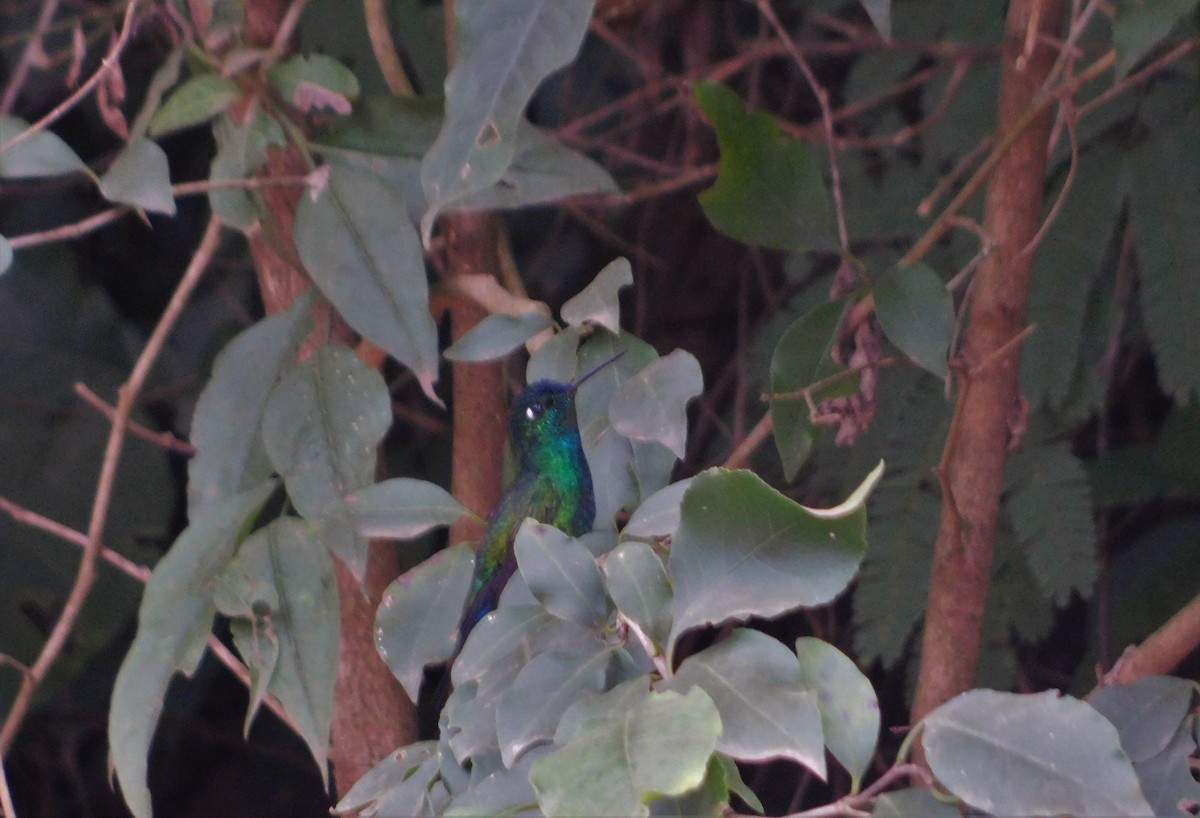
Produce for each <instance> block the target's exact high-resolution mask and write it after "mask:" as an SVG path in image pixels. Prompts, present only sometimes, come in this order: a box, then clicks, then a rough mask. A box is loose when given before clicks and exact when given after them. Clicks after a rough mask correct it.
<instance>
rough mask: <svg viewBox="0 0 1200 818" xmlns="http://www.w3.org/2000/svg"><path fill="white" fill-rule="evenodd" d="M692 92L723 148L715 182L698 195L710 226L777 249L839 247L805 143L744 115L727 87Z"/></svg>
mask: <svg viewBox="0 0 1200 818" xmlns="http://www.w3.org/2000/svg"><path fill="white" fill-rule="evenodd" d="M695 93H696V101H697V102H698V103H699V104H700V107H701V108H702V109H704V113H705V114H706V115H707V116H708V119H709V121H710V122H712V125H713V129H714V130H715V131H716V132H717V145H718V146H719V147H720V149H721V160H720V164H719V166H718V171H717V183H716V184H715V185H713V186H712V187H711V188H709V189H708V190H706V191H704V192H703V193H701V194H700V204H701V206H703V208H704V214H705V215H706V216H708V220H709V221H711V222H712V223H713V226H714V227H716V228H717V229H718V230H720V231H721V232H722V233H724V234H725V235H727V236H730V237H731V238H734V239H737V240H738V241H741V242H745V243H746V244H755V245H759V246H762V247H771V248H774V249H776V250H790V251H796V252H800V251H804V250H810V249H811V250H836V249H837V248H838V244H837V238H836V235H837V234H836V231H835V229H834V224H833V216H832V210H831V209H830V206H829V194H828V192H827V191H826V189H825V180H824V179H823V178H822V177H821V168H820V165H819V164H818V163H817V159H816V157H815V156H814V155H813V153H812V150H811V149H810V148H809V146H808V145H806V144H805V143H804V142H801V141H800V140H798V139H792V138H791V137H788V136H785V135H784V134H783V132H782V131H781V130H780V127H779V123H778V122H777V121H776V120H775V118H774V117H772V116H771V115H770V114H767V113H765V112H762V111H756V112H754V113H752V114H751V113H747V112H746V108H745V105H743V103H742V101H741V99H739V98H738V96H737V94H735V93H734V92H733V91H731V90H730V89H729V88H727V87H725V86H724V85H719V84H716V83H696V84H695Z"/></svg>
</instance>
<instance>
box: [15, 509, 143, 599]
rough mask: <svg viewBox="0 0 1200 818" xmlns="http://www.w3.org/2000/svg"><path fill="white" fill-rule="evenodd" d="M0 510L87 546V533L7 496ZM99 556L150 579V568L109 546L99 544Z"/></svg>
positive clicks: (130, 572) (60, 536)
mask: <svg viewBox="0 0 1200 818" xmlns="http://www.w3.org/2000/svg"><path fill="white" fill-rule="evenodd" d="M0 511H3V512H6V513H7V514H8V516H10V517H12V518H13V519H14V520H16V521H17V522H18V523H22V524H23V525H27V526H30V527H31V528H37V529H40V530H41V531H45V532H46V533H47V534H52V535H54V536H55V537H58V538H59V539H60V540H66V541H67V542H69V543H73V544H75V545H78V546H79V547H80V548H87V544H88V539H87V534H84V533H83V532H82V531H76V530H75V529H73V528H71V527H69V526H65V525H63V524H62V523H60V522H58V521H57V520H51V519H50V518H49V517H43V516H42V515H41V514H38V513H37V512H36V511H32V510H30V509H27V508H25V507H24V506H20V505H17V504H16V503H14V502H13V501H12V500H9V499H8V498H7V497H3V496H0ZM100 556H101V557H102V558H103V559H104V561H105V562H107V563H109V564H110V565H113V566H115V567H116V568H117V569H118V570H120V571H122V572H124V573H126V574H128V575H129V576H131V577H133V578H134V579H136V580H138V581H139V582H142V583H145V582H148V581H149V580H150V569H149V568H147V567H146V566H144V565H138V564H137V563H136V562H134V561H133V560H131V559H128V558H126V557H124V556H122V555H121V554H118V553H117V552H116V551H113V550H112V549H111V548H106V547H104V546H101V548H100Z"/></svg>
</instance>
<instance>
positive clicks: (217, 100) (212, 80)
mask: <svg viewBox="0 0 1200 818" xmlns="http://www.w3.org/2000/svg"><path fill="white" fill-rule="evenodd" d="M241 93H242V92H241V90H240V89H239V88H238V84H237V83H236V82H234V81H233V80H231V79H228V78H227V77H218V76H217V75H216V74H200V75H198V76H195V77H192V78H191V79H189V80H188V81H187V82H185V83H183V85H180V86H179V87H178V88H176V89H175V92H174V93H173V94H171V96H169V97H168V98H167V101H166V102H164V103H163V106H162V107H161V108H159V109H158V111H157V112H156V113H155V114H154V118H153V119H151V120H150V127H149V129H148V130H147V133H148V134H149V135H150V136H152V137H159V136H163V135H164V134H168V133H171V132H173V131H179V130H183V129H184V128H190V127H192V126H193V125H200V124H202V123H204V122H208V120H210V119H212V118H213V117H214V116H216V115H217V114H219V113H221V112H222V111H224V110H225V109H226V108H228V107H229V106H230V105H232V104H233V103H234V102H235V101H236V100H237V98H238V97H239V96H241Z"/></svg>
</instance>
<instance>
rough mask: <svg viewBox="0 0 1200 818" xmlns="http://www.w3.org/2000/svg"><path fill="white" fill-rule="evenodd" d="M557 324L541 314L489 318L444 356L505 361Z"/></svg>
mask: <svg viewBox="0 0 1200 818" xmlns="http://www.w3.org/2000/svg"><path fill="white" fill-rule="evenodd" d="M553 323H554V322H553V321H551V320H550V316H548V315H545V314H543V313H540V312H527V313H525V314H524V315H504V314H501V313H497V314H495V315H489V316H488V317H487V318H484V319H483V320H482V321H480V322H479V324H478V325H476V326H475V327H474V328H472V329H471V331H470V332H468V333H467V334H466V335H464V336H463V337H461V338H459V339H458V340H457V341H455V342H454V343H453V344H451V345H450V346H449V347H447V348H446V351H445V352H443V353H442V354H443V355H445V356H446V357H447V358H449V359H450V360H451V361H470V362H474V361H491V360H495V359H496V358H503V357H504V356H505V355H507V354H508V353H510V352H512V351H513V350H514V349H517V348H518V347H520V346H521V344H523V343H525V342H526V341H528V340H529V339H530V338H532V337H534V336H535V335H537V334H538V333H539V332H543V331H544V330H547V329H549V328H550V326H551V325H552V324H553Z"/></svg>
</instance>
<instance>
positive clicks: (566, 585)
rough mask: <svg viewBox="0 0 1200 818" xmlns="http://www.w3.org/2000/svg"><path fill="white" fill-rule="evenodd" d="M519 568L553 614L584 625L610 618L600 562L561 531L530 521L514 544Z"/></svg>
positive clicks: (530, 588)
mask: <svg viewBox="0 0 1200 818" xmlns="http://www.w3.org/2000/svg"><path fill="white" fill-rule="evenodd" d="M513 549H514V550H515V551H516V554H517V567H518V568H519V569H520V571H521V576H523V577H524V578H525V581H526V582H527V583H528V584H529V590H530V591H532V592H533V595H534V597H536V598H537V600H538V602H540V603H542V605H543V606H544V607H545V608H546V610H548V611H549V612H550V613H552V614H554V615H555V616H557V617H560V618H562V619H567V620H570V621H572V622H578V623H580V624H582V625H599V624H600V623H602V622H604V620H606V619H607V618H608V613H609V602H608V597H607V596H606V595H605V593H604V583H603V581H602V580H601V578H600V569H599V568H598V567H597V566H596V559H595V557H593V556H592V552H590V551H588V550H587V548H585V547H584V546H583V545H581V544H580V543H579V542H578V541H577V540H575V539H573V538H571V537H568V536H567V535H566V534H564V533H562V532H561V531H559V530H558V529H557V528H555V527H554V526H551V525H546V524H545V523H539V522H537V521H536V520H533V519H531V518H528V519H526V520H525V521H524V522H523V523H522V524H521V528H520V529H519V530H518V531H517V536H516V539H515V540H514V541H513Z"/></svg>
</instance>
